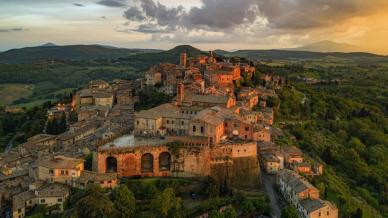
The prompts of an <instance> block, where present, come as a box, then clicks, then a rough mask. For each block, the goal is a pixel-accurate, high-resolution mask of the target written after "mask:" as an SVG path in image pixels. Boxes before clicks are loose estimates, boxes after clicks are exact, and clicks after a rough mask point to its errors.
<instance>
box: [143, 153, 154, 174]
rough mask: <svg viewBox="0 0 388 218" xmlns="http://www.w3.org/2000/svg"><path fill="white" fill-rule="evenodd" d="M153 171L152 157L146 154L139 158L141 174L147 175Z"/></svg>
mask: <svg viewBox="0 0 388 218" xmlns="http://www.w3.org/2000/svg"><path fill="white" fill-rule="evenodd" d="M153 171H154V156H152V154H150V153H147V154H144V155H143V156H142V157H141V172H142V173H149V172H153Z"/></svg>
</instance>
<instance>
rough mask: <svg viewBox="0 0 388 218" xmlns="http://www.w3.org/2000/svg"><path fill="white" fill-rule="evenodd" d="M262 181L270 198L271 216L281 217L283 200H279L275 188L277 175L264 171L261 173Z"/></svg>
mask: <svg viewBox="0 0 388 218" xmlns="http://www.w3.org/2000/svg"><path fill="white" fill-rule="evenodd" d="M261 182H262V184H263V186H264V190H265V191H266V192H267V194H268V197H269V200H270V206H271V216H272V217H274V218H280V216H281V214H282V210H281V207H280V205H281V201H280V200H279V198H278V196H277V192H276V190H275V188H274V184H275V176H273V175H268V174H266V173H265V172H262V174H261Z"/></svg>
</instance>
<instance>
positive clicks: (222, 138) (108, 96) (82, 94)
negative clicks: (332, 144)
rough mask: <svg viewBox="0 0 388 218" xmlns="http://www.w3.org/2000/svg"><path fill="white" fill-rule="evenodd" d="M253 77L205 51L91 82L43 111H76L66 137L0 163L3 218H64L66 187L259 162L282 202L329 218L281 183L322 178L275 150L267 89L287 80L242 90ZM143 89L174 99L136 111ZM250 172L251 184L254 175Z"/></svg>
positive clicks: (23, 149)
mask: <svg viewBox="0 0 388 218" xmlns="http://www.w3.org/2000/svg"><path fill="white" fill-rule="evenodd" d="M254 74H255V68H254V67H252V66H250V65H249V64H244V63H229V62H227V61H224V60H222V61H219V59H217V58H215V57H214V56H213V53H212V52H210V53H209V55H200V56H198V57H190V58H187V54H186V53H182V54H181V55H180V63H179V65H175V64H165V63H164V64H159V65H155V66H153V67H151V68H150V70H149V71H147V72H146V73H145V76H144V78H142V79H138V80H132V81H126V80H114V81H113V82H110V83H108V82H106V81H103V80H94V81H91V82H90V83H89V84H88V85H87V86H86V87H85V88H84V89H81V90H78V91H77V92H76V93H75V95H74V97H73V101H72V102H71V103H70V104H67V105H64V104H59V105H56V106H55V107H53V108H51V109H50V110H49V111H48V119H52V118H53V117H56V118H59V117H60V116H63V114H65V115H66V117H69V116H70V113H71V112H76V115H77V121H76V122H71V123H70V124H69V125H68V128H67V131H66V132H64V133H61V134H59V135H48V134H39V135H36V136H34V137H31V138H29V139H28V140H27V142H26V143H23V144H21V145H19V146H18V147H17V148H14V149H12V150H11V151H10V152H8V153H3V154H1V155H0V166H1V167H0V172H1V173H0V207H1V210H2V211H1V214H5V211H4V210H6V208H7V206H9V205H12V206H11V208H12V209H11V214H12V216H13V217H24V216H26V214H27V213H28V210H29V209H31V208H33V207H34V206H36V205H40V204H43V205H47V206H48V207H49V208H50V210H49V211H50V213H55V212H61V211H63V209H64V203H65V201H66V199H67V198H68V197H69V195H70V188H71V187H74V188H85V187H86V186H87V185H88V184H91V183H95V184H100V185H101V186H102V187H104V188H113V187H115V186H116V185H117V184H118V182H119V179H120V178H121V177H131V176H136V177H138V176H208V175H212V173H213V170H214V167H215V166H220V164H228V166H229V165H230V164H231V165H233V163H234V160H241V159H244V158H245V160H249V161H251V162H252V164H248V165H249V166H257V167H258V166H259V164H258V157H259V159H260V162H261V164H262V166H263V167H264V169H265V171H267V172H268V173H277V174H278V175H279V176H278V178H279V184H280V186H281V187H285V188H284V190H283V188H282V192H283V194H285V195H287V192H289V194H290V195H291V194H292V196H291V198H292V199H294V200H293V201H290V202H291V203H293V204H294V205H295V206H296V207H297V208H298V210H299V209H300V208H301V209H300V211H303V214H313V213H314V214H315V212H316V211H319V214H321V215H322V214H324V212H325V214H330V216H328V215H327V216H318V217H330V218H332V217H333V218H334V217H336V216H335V213H336V212H335V211H336V210H335V209H333V208H334V207H333V208H332V207H330V206H332V205H331V204H330V203H328V202H324V201H322V200H319V193H318V197H317V195H314V196H313V197H311V196H312V195H311V196H310V195H305V196H302V195H299V194H298V193H299V192H297V191H298V190H299V189H298V190H296V189H295V187H294V184H290V180H289V179H286V178H283V177H285V176H282V175H286V173H285V172H295V173H291V174H290V175H291V176H293V175H299V173H300V174H304V175H306V176H315V175H320V174H322V166H321V165H319V164H310V163H307V162H306V161H304V158H303V154H302V152H301V151H300V150H299V149H297V148H296V147H289V148H282V149H280V148H279V147H277V146H276V145H275V144H274V143H273V142H272V140H271V135H272V133H273V128H272V124H273V120H274V112H273V109H272V108H270V107H267V99H268V98H270V97H276V93H275V90H274V89H276V88H277V87H279V86H281V85H282V84H284V80H283V79H282V78H281V77H277V76H274V75H264V76H263V78H262V79H263V81H264V82H265V86H257V87H254V88H251V87H241V85H240V79H241V78H242V77H244V78H252V77H253V75H254ZM148 88H152V89H156V90H158V91H160V92H163V93H165V94H167V95H171V96H174V98H173V100H172V101H171V102H169V103H165V104H162V105H159V106H157V107H154V108H151V109H149V110H142V111H138V112H135V111H134V103H135V102H136V101H138V100H139V99H138V96H137V93H138V91H139V90H142V89H148ZM177 142H179V146H180V147H179V149H178V150H176V151H173V150H172V149H171V147H169V146H170V145H171V143H173V144H174V143H175V144H176V143H177ZM87 155H92V156H93V161H92V163H93V167H92V171H90V170H85V168H84V158H85V156H87ZM251 168H252V167H251ZM286 168H288V169H292V170H293V171H290V170H288V169H286ZM249 170H251V169H249ZM254 170H255V171H256V173H257V176H258V173H259V169H258V168H257V170H256V168H255V169H254ZM239 171H241V172H245V171H248V169H239ZM291 176H289V177H291ZM297 178H298V179H300V180H301V181H303V182H302V183H303V184H306V181H305V180H303V177H301V176H298V177H297ZM310 186H311V185H306V187H310ZM298 187H299V186H298ZM315 190H316V189H315ZM294 195H296V196H297V197H298V198H297V200H295V197H294ZM286 198H287V197H286ZM294 201H295V203H294ZM317 202H323V203H321V204H318V203H317ZM322 205H323V206H322ZM326 206H327V207H326ZM322 208H329V209H327V211H326V209H325V211H324V209H322ZM312 211H314V212H312ZM301 214H302V213H301ZM305 217H315V216H305Z"/></svg>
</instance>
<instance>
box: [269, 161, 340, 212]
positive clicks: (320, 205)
mask: <svg viewBox="0 0 388 218" xmlns="http://www.w3.org/2000/svg"><path fill="white" fill-rule="evenodd" d="M277 184H278V185H279V188H280V192H281V193H282V194H283V196H284V198H285V199H286V200H287V201H288V202H289V203H291V204H292V205H293V206H294V207H295V208H296V209H297V211H298V213H299V216H300V217H303V218H318V217H325V218H337V217H338V209H337V207H336V206H335V205H334V204H332V203H331V202H328V201H323V200H321V199H320V198H319V190H318V189H317V188H315V187H314V186H313V185H311V183H309V182H308V181H307V180H306V179H305V178H304V177H303V176H300V175H299V174H298V173H297V172H295V171H292V170H288V169H283V170H280V171H279V172H278V174H277Z"/></svg>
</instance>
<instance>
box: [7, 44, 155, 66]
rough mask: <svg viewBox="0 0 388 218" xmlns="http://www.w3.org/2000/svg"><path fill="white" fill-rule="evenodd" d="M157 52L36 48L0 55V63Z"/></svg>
mask: <svg viewBox="0 0 388 218" xmlns="http://www.w3.org/2000/svg"><path fill="white" fill-rule="evenodd" d="M155 51H157V50H145V49H123V48H114V47H107V46H101V45H68V46H38V47H27V48H21V49H12V50H9V51H5V52H2V53H0V63H32V62H37V61H45V60H95V59H116V58H119V57H126V56H129V55H133V54H141V53H145V52H155Z"/></svg>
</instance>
